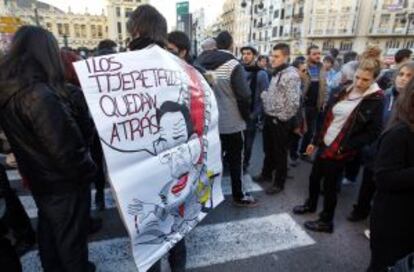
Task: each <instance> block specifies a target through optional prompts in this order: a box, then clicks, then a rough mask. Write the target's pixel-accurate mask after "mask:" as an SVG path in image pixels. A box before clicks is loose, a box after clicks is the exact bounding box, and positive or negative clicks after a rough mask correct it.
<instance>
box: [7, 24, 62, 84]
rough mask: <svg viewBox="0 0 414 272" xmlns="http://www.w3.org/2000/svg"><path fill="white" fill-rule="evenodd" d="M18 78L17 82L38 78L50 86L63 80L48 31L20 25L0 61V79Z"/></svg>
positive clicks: (58, 58)
mask: <svg viewBox="0 0 414 272" xmlns="http://www.w3.org/2000/svg"><path fill="white" fill-rule="evenodd" d="M9 79H18V81H19V83H20V84H21V85H30V84H33V82H34V81H39V80H40V81H42V82H45V83H48V84H50V85H51V86H54V87H62V86H63V84H64V70H63V65H62V60H61V58H60V53H59V47H58V43H57V41H56V39H55V37H54V36H53V35H52V33H50V32H49V31H47V30H45V29H43V28H41V27H37V26H22V27H20V28H19V29H18V30H17V32H16V33H15V35H14V37H13V40H12V43H11V46H10V50H9V52H8V54H7V55H6V56H5V57H4V58H3V59H2V60H1V61H0V80H9Z"/></svg>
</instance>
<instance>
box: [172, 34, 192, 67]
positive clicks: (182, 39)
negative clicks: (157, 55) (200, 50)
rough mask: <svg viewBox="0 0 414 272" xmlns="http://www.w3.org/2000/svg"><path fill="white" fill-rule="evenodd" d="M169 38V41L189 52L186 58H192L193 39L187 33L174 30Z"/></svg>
mask: <svg viewBox="0 0 414 272" xmlns="http://www.w3.org/2000/svg"><path fill="white" fill-rule="evenodd" d="M167 40H168V42H169V43H172V44H174V45H175V46H177V48H178V50H180V51H181V50H186V51H187V54H186V55H185V59H186V60H189V58H190V50H191V41H190V39H189V38H188V36H187V34H185V33H184V32H182V31H173V32H171V33H169V34H168V36H167Z"/></svg>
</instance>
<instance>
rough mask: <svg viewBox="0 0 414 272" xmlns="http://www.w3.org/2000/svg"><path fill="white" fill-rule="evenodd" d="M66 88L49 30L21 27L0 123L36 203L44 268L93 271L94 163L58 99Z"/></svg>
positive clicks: (3, 86) (2, 89) (0, 96)
mask: <svg viewBox="0 0 414 272" xmlns="http://www.w3.org/2000/svg"><path fill="white" fill-rule="evenodd" d="M33 45H36V46H33ZM63 88H64V70H63V65H62V61H61V58H60V55H59V48H58V43H57V41H56V39H55V38H54V37H53V35H52V33H50V32H49V31H47V30H45V29H43V28H40V27H36V26H23V27H21V28H20V29H19V30H18V31H17V32H16V34H15V36H14V38H13V41H12V44H11V48H10V51H9V53H8V54H7V55H6V56H5V57H4V59H2V60H1V62H0V125H1V127H2V128H3V129H4V132H5V134H6V137H7V138H8V140H9V141H10V145H11V148H12V150H13V152H14V154H15V156H16V160H17V163H18V165H19V171H20V172H21V175H22V176H23V179H24V180H26V181H27V182H28V183H29V187H30V189H31V191H32V193H33V198H34V200H35V202H36V205H37V207H38V219H39V220H38V242H39V254H40V259H41V262H42V266H43V269H44V271H45V272H49V271H52V272H54V271H65V272H69V271H78V272H90V271H95V265H94V264H93V263H91V262H88V246H87V238H88V224H89V220H88V219H89V209H90V196H91V195H90V189H89V187H90V183H91V182H92V181H93V178H94V177H95V172H96V166H95V163H94V162H93V160H92V159H91V155H90V153H89V151H88V148H87V146H86V143H85V141H84V139H83V137H82V133H81V131H80V129H79V127H78V125H77V124H76V122H75V120H74V119H73V118H72V117H71V115H70V114H69V112H68V111H67V109H66V108H65V106H64V104H63V103H62V101H61V97H60V96H59V90H61V89H63Z"/></svg>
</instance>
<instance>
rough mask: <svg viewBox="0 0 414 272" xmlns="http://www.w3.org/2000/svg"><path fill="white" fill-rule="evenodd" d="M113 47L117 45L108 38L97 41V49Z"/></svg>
mask: <svg viewBox="0 0 414 272" xmlns="http://www.w3.org/2000/svg"><path fill="white" fill-rule="evenodd" d="M114 47H117V44H116V42H114V41H113V40H110V39H105V40H102V41H100V42H99V43H98V48H97V49H98V50H102V49H113V48H114Z"/></svg>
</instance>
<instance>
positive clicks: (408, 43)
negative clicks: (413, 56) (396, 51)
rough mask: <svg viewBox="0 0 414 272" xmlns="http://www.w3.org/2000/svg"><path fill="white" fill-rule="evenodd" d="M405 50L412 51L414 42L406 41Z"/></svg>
mask: <svg viewBox="0 0 414 272" xmlns="http://www.w3.org/2000/svg"><path fill="white" fill-rule="evenodd" d="M405 48H412V49H414V40H411V41H407V44H406V45H405Z"/></svg>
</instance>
